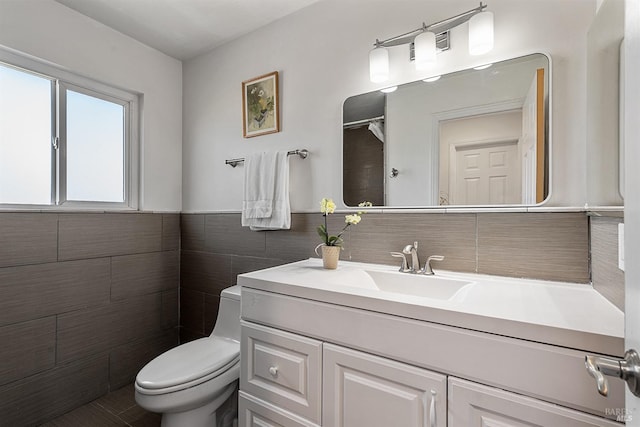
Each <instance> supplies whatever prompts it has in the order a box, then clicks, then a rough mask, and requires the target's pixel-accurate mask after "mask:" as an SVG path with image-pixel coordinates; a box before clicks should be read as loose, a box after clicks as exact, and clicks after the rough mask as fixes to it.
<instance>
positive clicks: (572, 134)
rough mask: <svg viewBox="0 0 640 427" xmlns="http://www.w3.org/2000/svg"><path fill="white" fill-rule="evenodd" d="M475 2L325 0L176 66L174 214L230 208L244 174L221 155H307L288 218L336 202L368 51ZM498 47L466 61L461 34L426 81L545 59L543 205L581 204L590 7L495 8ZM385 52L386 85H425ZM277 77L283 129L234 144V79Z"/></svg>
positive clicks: (294, 179)
mask: <svg viewBox="0 0 640 427" xmlns="http://www.w3.org/2000/svg"><path fill="white" fill-rule="evenodd" d="M476 6H477V2H476V1H475V0H469V1H467V0H456V1H451V0H447V1H444V0H443V1H440V0H432V1H425V0H402V1H388V0H387V1H379V0H322V1H320V2H318V3H316V4H314V5H312V6H310V7H308V8H306V9H303V10H301V11H299V12H297V13H295V14H293V15H290V16H288V17H285V18H283V19H281V20H280V21H277V22H276V23H274V24H271V25H269V26H266V27H264V28H262V29H260V30H258V31H255V32H253V33H251V34H249V35H247V36H244V37H242V38H240V39H237V40H235V41H233V42H231V43H229V44H227V45H225V46H222V47H220V48H218V49H216V50H214V51H212V52H210V53H209V54H205V55H202V56H200V57H198V58H195V59H193V60H191V61H188V62H186V63H185V64H184V68H183V73H184V136H183V137H184V139H183V144H184V145H183V183H184V191H183V210H184V211H186V212H197V211H238V210H239V209H240V208H241V200H242V180H243V170H242V167H239V168H236V169H232V168H231V167H230V166H225V165H224V160H225V159H230V158H234V157H242V156H244V155H246V154H248V153H250V152H254V151H258V150H275V149H293V148H308V149H309V150H310V151H311V155H310V157H309V158H308V159H307V160H304V161H303V160H299V159H293V158H292V159H291V173H292V176H291V205H292V209H293V210H294V211H298V212H300V211H313V212H315V211H317V210H318V201H319V200H320V198H322V197H333V198H334V199H336V201H338V200H339V199H340V198H341V126H340V124H341V122H342V121H341V114H342V113H341V111H342V102H343V101H344V99H346V98H347V97H349V96H352V95H355V94H358V93H363V92H369V91H372V90H374V89H377V88H379V87H381V86H380V85H375V84H372V83H370V82H369V79H368V51H369V49H371V47H372V44H373V42H374V41H375V39H376V38H380V39H383V38H387V37H391V36H395V35H398V34H401V33H404V32H407V31H409V30H412V29H414V28H418V27H419V26H420V25H421V24H422V21H423V20H425V21H426V23H427V24H429V23H431V22H435V21H438V20H441V19H445V18H448V17H450V16H453V15H456V14H458V13H460V12H462V11H465V10H468V9H471V8H474V7H476ZM489 7H490V9H491V10H492V11H493V12H494V13H495V26H496V30H495V39H496V43H495V48H494V50H493V51H492V52H491V53H489V54H487V55H485V56H482V57H470V56H469V55H468V53H467V41H466V36H467V26H466V25H463V26H461V27H459V28H457V29H455V30H454V31H453V34H452V40H451V43H452V50H451V51H449V52H446V53H443V54H441V55H439V57H438V65H437V66H436V68H435V69H434V70H433V71H432V72H431V73H430V74H442V73H445V72H449V71H454V70H459V69H462V68H467V67H468V66H470V65H479V64H481V63H486V62H494V61H497V60H502V59H507V58H509V57H514V56H522V55H525V54H529V53H533V52H546V53H548V54H550V56H551V57H552V61H553V65H552V67H553V82H552V85H553V87H552V90H553V97H554V105H553V120H552V132H553V164H552V174H553V178H552V179H553V188H552V197H551V202H550V205H552V206H583V205H584V202H585V197H586V187H585V176H586V172H585V160H586V159H585V130H584V117H585V89H584V85H585V70H584V68H585V43H586V31H587V27H588V25H589V23H590V22H591V19H592V18H593V15H594V11H595V7H596V4H595V0H563V1H558V0H535V1H530V0H526V1H525V0H492V1H491V2H490V4H489ZM407 49H408V48H407V47H406V46H405V47H396V48H392V49H391V52H390V59H391V64H392V70H391V81H389V82H388V83H386V84H385V86H388V85H392V84H395V83H405V82H408V81H413V80H417V79H419V78H423V77H426V76H425V75H424V74H423V75H420V74H418V73H417V72H416V71H414V70H413V69H412V67H411V64H409V62H408V61H407V57H408V51H407ZM274 70H278V71H279V72H280V84H281V97H282V98H281V107H282V110H281V118H282V131H281V132H280V133H276V134H271V135H266V136H261V137H257V138H251V139H243V138H242V122H241V111H242V110H241V90H240V88H241V82H242V81H243V80H246V79H250V78H253V77H255V76H259V75H262V74H265V73H268V72H270V71H274Z"/></svg>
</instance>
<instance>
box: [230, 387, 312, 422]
mask: <svg viewBox="0 0 640 427" xmlns="http://www.w3.org/2000/svg"><path fill="white" fill-rule="evenodd" d="M238 413H239V416H238V422H239V424H238V425H239V427H318V426H317V425H316V424H313V423H311V422H309V421H307V420H305V419H303V418H300V417H298V416H296V415H294V414H291V413H289V412H287V411H285V410H282V409H280V408H278V407H276V406H273V405H271V404H269V403H267V402H264V401H261V400H260V399H257V398H255V397H253V396H251V395H248V394H246V393H244V392H242V391H241V392H240V396H239V402H238Z"/></svg>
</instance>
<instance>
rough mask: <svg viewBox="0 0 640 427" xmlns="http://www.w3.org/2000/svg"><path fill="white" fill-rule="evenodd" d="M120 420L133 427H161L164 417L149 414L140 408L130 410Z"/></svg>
mask: <svg viewBox="0 0 640 427" xmlns="http://www.w3.org/2000/svg"><path fill="white" fill-rule="evenodd" d="M120 418H121V419H122V420H123V421H124V422H126V423H127V424H129V425H130V426H132V427H160V424H161V423H162V415H160V414H154V413H153V412H147V411H145V410H144V409H142V408H141V407H139V406H134V407H133V408H131V409H128V410H127V411H125V412H124V413H123V414H121V415H120Z"/></svg>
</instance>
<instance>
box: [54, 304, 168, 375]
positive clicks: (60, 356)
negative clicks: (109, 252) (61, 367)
mask: <svg viewBox="0 0 640 427" xmlns="http://www.w3.org/2000/svg"><path fill="white" fill-rule="evenodd" d="M160 316H161V297H160V295H159V294H151V295H145V296H141V297H131V298H129V299H127V300H125V301H122V302H114V303H111V304H109V305H108V306H105V307H99V308H95V309H89V310H80V311H74V312H72V313H67V314H61V315H59V316H58V340H57V361H58V363H61V362H66V361H69V360H76V359H79V358H82V357H86V356H89V355H92V354H96V353H99V352H102V351H106V350H108V349H110V348H112V347H114V346H117V345H120V344H124V343H127V342H130V341H135V340H140V339H144V338H147V337H149V336H154V335H157V334H158V333H160V331H161V330H162V328H161V322H160Z"/></svg>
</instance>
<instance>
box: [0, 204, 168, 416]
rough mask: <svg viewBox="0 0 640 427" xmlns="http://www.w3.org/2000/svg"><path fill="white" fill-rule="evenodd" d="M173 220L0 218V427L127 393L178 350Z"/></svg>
mask: <svg viewBox="0 0 640 427" xmlns="http://www.w3.org/2000/svg"><path fill="white" fill-rule="evenodd" d="M179 227H180V218H179V214H141V213H122V214H115V213H109V214H106V213H95V214H86V213H68V214H67V213H64V214H62V213H0V239H1V241H2V245H0V340H2V342H3V343H5V344H4V345H3V346H1V347H0V362H1V363H0V426H5V425H6V426H30V425H37V424H39V423H41V422H44V421H46V420H48V419H51V418H53V417H55V416H57V415H60V414H62V413H65V412H67V411H69V410H71V409H73V408H75V407H77V406H79V405H81V404H83V403H86V402H88V401H91V400H93V399H96V398H97V397H100V396H101V395H103V394H105V393H106V392H107V391H109V390H110V389H112V390H114V389H117V388H119V387H121V386H123V385H125V384H129V383H131V382H132V381H133V379H134V378H135V375H136V374H137V372H138V370H139V369H140V368H141V367H142V366H143V365H144V364H145V363H146V362H147V361H149V360H151V359H152V358H153V357H155V356H157V355H158V354H160V353H162V352H163V351H165V350H166V349H168V348H171V347H173V346H175V345H176V344H177V342H178V324H179V320H178V305H179V304H178V286H179V250H180V240H179V239H180V228H179Z"/></svg>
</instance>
